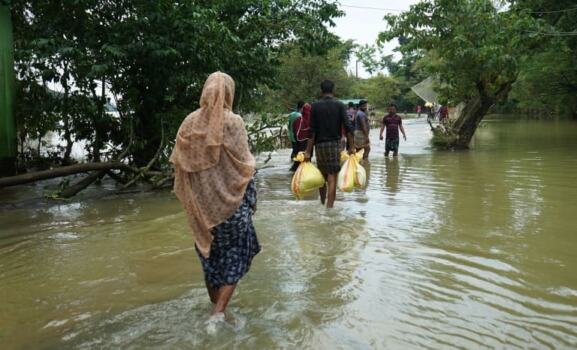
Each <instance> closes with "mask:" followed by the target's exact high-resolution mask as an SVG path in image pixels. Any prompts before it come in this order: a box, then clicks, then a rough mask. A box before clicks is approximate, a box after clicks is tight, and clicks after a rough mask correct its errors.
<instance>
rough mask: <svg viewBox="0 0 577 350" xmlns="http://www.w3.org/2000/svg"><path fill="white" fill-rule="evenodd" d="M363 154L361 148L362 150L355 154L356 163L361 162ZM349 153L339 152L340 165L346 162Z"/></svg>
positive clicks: (363, 151) (363, 150)
mask: <svg viewBox="0 0 577 350" xmlns="http://www.w3.org/2000/svg"><path fill="white" fill-rule="evenodd" d="M364 154H365V149H364V148H363V149H362V150H360V151H358V152H357V153H355V158H357V161H359V162H360V161H361V159H363V155H364ZM349 157H350V156H349V152H347V151H342V152H341V165H343V163H344V162H346V161H347V160H348V159H349Z"/></svg>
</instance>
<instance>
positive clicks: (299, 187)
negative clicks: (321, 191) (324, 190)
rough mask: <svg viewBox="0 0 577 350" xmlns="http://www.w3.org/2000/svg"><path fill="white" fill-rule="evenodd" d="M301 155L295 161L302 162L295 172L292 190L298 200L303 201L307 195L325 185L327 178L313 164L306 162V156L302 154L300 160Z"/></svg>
mask: <svg viewBox="0 0 577 350" xmlns="http://www.w3.org/2000/svg"><path fill="white" fill-rule="evenodd" d="M301 154H302V153H299V154H298V155H297V156H296V157H295V160H296V161H300V162H301V164H300V165H299V167H298V168H297V171H295V174H294V175H293V179H292V181H291V190H292V192H293V193H294V195H295V196H296V197H297V199H301V198H302V197H303V196H304V195H305V194H306V193H308V192H311V191H314V190H316V189H317V188H321V187H323V186H324V185H325V178H324V177H323V174H321V171H320V170H319V169H318V168H317V167H316V166H314V165H313V164H312V163H311V162H305V161H304V154H302V158H299V156H301ZM299 159H302V160H299Z"/></svg>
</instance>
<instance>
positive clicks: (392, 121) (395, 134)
mask: <svg viewBox="0 0 577 350" xmlns="http://www.w3.org/2000/svg"><path fill="white" fill-rule="evenodd" d="M385 128H387V137H386V139H385V157H388V156H389V152H390V151H393V157H396V156H398V155H399V130H401V132H402V133H403V138H404V139H405V141H407V135H406V134H405V128H403V121H402V119H401V117H400V116H399V115H398V114H397V105H396V104H394V103H391V104H389V114H387V115H386V116H385V117H384V118H383V121H382V122H381V133H380V139H381V140H382V139H383V131H384V130H385Z"/></svg>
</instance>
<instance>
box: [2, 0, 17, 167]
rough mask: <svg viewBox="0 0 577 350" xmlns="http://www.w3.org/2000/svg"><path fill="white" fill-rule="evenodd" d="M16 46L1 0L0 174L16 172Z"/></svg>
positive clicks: (6, 11) (8, 17) (4, 2)
mask: <svg viewBox="0 0 577 350" xmlns="http://www.w3.org/2000/svg"><path fill="white" fill-rule="evenodd" d="M16 152H17V149H16V126H15V123H14V46H13V37H12V19H11V15H10V6H8V1H6V0H0V176H10V175H14V174H15V173H16Z"/></svg>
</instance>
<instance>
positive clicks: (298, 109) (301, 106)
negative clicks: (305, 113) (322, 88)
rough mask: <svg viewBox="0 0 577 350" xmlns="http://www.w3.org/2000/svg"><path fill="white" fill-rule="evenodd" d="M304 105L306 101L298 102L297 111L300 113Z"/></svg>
mask: <svg viewBox="0 0 577 350" xmlns="http://www.w3.org/2000/svg"><path fill="white" fill-rule="evenodd" d="M304 105H305V103H304V101H299V102H297V111H300V110H301V108H303V106H304Z"/></svg>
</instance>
